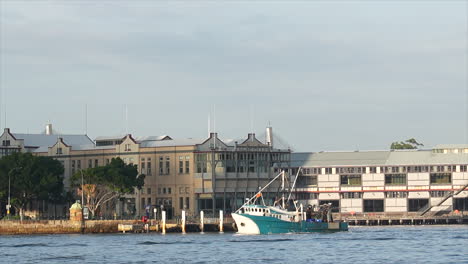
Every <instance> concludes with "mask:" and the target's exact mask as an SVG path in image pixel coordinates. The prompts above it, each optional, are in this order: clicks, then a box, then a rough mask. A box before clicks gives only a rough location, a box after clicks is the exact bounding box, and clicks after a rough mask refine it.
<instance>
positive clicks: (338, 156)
mask: <svg viewBox="0 0 468 264" xmlns="http://www.w3.org/2000/svg"><path fill="white" fill-rule="evenodd" d="M389 153H390V152H389V151H365V152H358V151H356V152H318V153H317V152H315V153H292V154H291V163H292V164H294V165H292V166H293V167H300V166H304V167H313V166H357V165H362V164H369V165H377V164H385V161H386V160H387V158H388V155H389Z"/></svg>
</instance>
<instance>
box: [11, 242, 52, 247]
mask: <svg viewBox="0 0 468 264" xmlns="http://www.w3.org/2000/svg"><path fill="white" fill-rule="evenodd" d="M6 247H14V248H22V247H49V245H47V244H45V243H37V244H31V243H27V244H17V245H11V246H6Z"/></svg>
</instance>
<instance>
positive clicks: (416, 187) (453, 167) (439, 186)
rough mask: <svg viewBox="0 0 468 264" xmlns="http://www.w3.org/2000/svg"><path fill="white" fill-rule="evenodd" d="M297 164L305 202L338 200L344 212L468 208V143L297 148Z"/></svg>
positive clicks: (406, 212) (300, 195)
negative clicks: (390, 147) (396, 147)
mask: <svg viewBox="0 0 468 264" xmlns="http://www.w3.org/2000/svg"><path fill="white" fill-rule="evenodd" d="M291 166H292V171H291V172H292V174H296V173H297V171H298V170H299V168H301V170H300V173H299V177H298V179H297V183H296V187H297V198H298V200H299V201H300V202H301V203H302V204H304V205H319V204H323V203H332V204H333V206H334V207H335V208H336V209H335V212H339V213H341V214H344V215H348V214H349V215H355V214H356V215H359V214H371V215H372V214H374V215H375V214H378V215H395V216H396V215H411V214H413V215H417V214H422V213H426V212H429V213H432V214H436V213H440V212H443V213H446V214H453V213H457V214H464V213H465V214H466V213H468V172H467V166H468V144H467V145H463V144H461V145H438V146H436V147H434V148H433V149H429V150H417V149H416V150H391V151H390V150H389V151H354V152H318V153H293V154H292V155H291ZM425 211H426V212H425ZM464 211H466V212H464Z"/></svg>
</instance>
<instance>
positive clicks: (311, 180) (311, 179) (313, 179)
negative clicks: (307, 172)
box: [297, 175, 317, 186]
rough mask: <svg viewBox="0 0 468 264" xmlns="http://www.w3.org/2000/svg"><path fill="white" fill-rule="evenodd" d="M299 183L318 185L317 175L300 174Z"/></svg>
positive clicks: (299, 184) (300, 184)
mask: <svg viewBox="0 0 468 264" xmlns="http://www.w3.org/2000/svg"><path fill="white" fill-rule="evenodd" d="M297 185H298V186H316V185H317V175H311V176H299V178H297Z"/></svg>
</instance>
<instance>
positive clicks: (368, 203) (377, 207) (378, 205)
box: [364, 200, 384, 213]
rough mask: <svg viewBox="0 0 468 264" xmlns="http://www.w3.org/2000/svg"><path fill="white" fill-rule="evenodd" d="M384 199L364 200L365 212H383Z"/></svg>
mask: <svg viewBox="0 0 468 264" xmlns="http://www.w3.org/2000/svg"><path fill="white" fill-rule="evenodd" d="M383 211H384V200H364V212H366V213H367V212H383Z"/></svg>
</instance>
